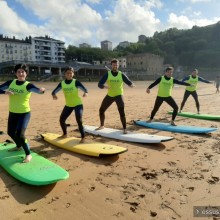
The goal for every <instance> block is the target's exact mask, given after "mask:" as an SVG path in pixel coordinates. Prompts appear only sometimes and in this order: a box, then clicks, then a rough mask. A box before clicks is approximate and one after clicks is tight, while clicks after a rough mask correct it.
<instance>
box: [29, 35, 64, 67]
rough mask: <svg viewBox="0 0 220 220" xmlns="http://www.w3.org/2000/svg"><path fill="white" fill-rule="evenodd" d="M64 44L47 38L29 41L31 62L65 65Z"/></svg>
mask: <svg viewBox="0 0 220 220" xmlns="http://www.w3.org/2000/svg"><path fill="white" fill-rule="evenodd" d="M64 44H65V43H64V42H62V41H59V40H55V39H52V38H50V37H48V36H45V37H34V38H32V40H31V46H32V60H33V61H40V62H49V63H65V51H64V49H65V47H64Z"/></svg>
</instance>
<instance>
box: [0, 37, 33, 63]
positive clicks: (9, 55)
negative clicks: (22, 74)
mask: <svg viewBox="0 0 220 220" xmlns="http://www.w3.org/2000/svg"><path fill="white" fill-rule="evenodd" d="M12 60H21V61H24V62H25V61H32V50H31V38H30V37H29V38H26V39H25V40H18V39H15V37H13V38H8V37H3V35H0V63H2V62H7V61H12Z"/></svg>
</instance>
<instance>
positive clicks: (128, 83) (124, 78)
mask: <svg viewBox="0 0 220 220" xmlns="http://www.w3.org/2000/svg"><path fill="white" fill-rule="evenodd" d="M122 79H123V82H124V83H125V84H127V85H128V86H131V85H132V84H133V83H132V82H131V80H130V79H129V78H128V77H127V76H126V75H125V74H124V73H122Z"/></svg>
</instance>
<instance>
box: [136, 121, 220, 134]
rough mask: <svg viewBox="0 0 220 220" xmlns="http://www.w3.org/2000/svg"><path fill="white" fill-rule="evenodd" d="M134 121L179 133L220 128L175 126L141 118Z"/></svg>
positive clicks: (201, 132) (200, 132) (207, 131)
mask: <svg viewBox="0 0 220 220" xmlns="http://www.w3.org/2000/svg"><path fill="white" fill-rule="evenodd" d="M134 123H135V124H136V125H139V126H143V127H147V128H152V129H157V130H163V131H171V132H178V133H190V134H205V133H210V132H213V131H216V130H218V128H206V127H197V126H185V125H177V126H173V125H171V124H170V123H162V122H150V123H148V122H146V121H141V120H135V121H134Z"/></svg>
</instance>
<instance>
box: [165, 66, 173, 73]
mask: <svg viewBox="0 0 220 220" xmlns="http://www.w3.org/2000/svg"><path fill="white" fill-rule="evenodd" d="M169 70H173V67H172V66H169V67H167V68H166V70H165V72H167V71H169Z"/></svg>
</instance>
